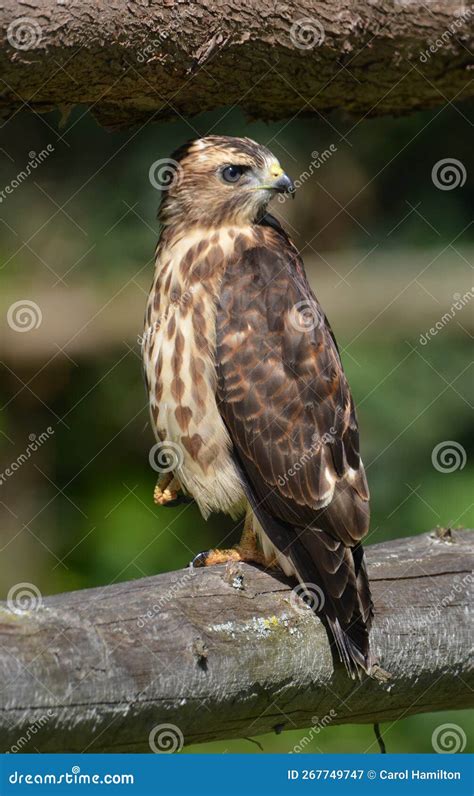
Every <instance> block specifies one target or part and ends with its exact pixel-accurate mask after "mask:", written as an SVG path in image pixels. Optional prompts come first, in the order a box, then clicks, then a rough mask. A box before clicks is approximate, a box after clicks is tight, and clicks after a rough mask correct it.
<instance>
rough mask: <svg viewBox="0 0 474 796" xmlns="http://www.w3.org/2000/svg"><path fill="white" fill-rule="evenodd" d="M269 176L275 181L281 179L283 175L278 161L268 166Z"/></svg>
mask: <svg viewBox="0 0 474 796" xmlns="http://www.w3.org/2000/svg"><path fill="white" fill-rule="evenodd" d="M270 174H271V175H272V177H275V179H276V178H277V177H281V175H282V174H283V169H282V167H281V166H280V164H279V163H278V161H276V162H275V163H273V164H272V165H271V166H270Z"/></svg>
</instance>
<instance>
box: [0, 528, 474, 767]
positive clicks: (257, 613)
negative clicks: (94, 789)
mask: <svg viewBox="0 0 474 796" xmlns="http://www.w3.org/2000/svg"><path fill="white" fill-rule="evenodd" d="M473 549H474V535H473V533H472V532H467V531H466V532H458V531H456V532H442V533H440V532H432V533H430V534H424V535H421V536H417V537H414V538H403V539H399V540H397V541H393V542H389V543H386V544H382V545H374V546H372V547H369V548H368V549H367V558H368V563H369V574H370V579H371V583H372V589H373V594H374V598H375V607H376V614H375V623H374V628H373V632H372V646H373V650H374V651H375V652H376V654H377V655H378V656H379V660H380V664H381V666H382V667H383V668H384V669H386V670H388V671H389V672H390V673H391V679H390V680H389V681H387V682H384V681H383V680H381V679H380V678H379V679H369V678H364V679H363V680H362V682H360V683H359V682H357V681H353V680H350V679H349V678H348V677H347V675H346V673H345V671H344V670H343V669H341V667H340V665H337V664H336V665H334V662H333V659H332V656H331V651H330V647H329V644H328V639H327V635H326V632H325V630H324V628H323V625H322V624H321V622H320V620H319V618H318V617H316V616H315V615H314V614H313V613H312V611H311V610H310V609H309V608H308V607H307V606H305V605H304V604H303V603H301V602H300V601H299V599H295V597H294V595H293V596H292V592H291V590H290V586H289V585H288V582H287V581H286V580H285V579H283V578H282V577H280V576H278V575H275V574H270V573H265V572H263V571H261V570H260V569H258V568H256V567H252V566H249V565H236V564H234V565H232V566H227V567H222V566H219V567H213V568H209V569H207V570H197V571H196V570H195V571H194V573H192V572H190V571H189V570H182V571H180V572H171V573H168V574H164V575H158V576H157V577H152V578H145V579H143V580H137V581H132V582H130V583H122V584H119V585H113V586H106V587H104V588H98V589H91V590H86V591H81V592H72V593H69V594H62V595H57V596H54V597H48V598H45V599H44V600H43V601H42V602H41V601H39V600H37V604H36V607H35V608H34V609H33V607H32V606H31V605H30V608H29V609H26V608H23V609H22V608H21V607H20V606H19V605H12V604H11V603H10V606H8V605H6V604H2V605H0V682H1V683H2V692H1V699H0V738H1V748H2V751H3V750H9V749H11V750H13V751H20V750H21V751H34V750H40V751H54V752H68V751H107V752H118V751H133V752H137V751H149V750H150V747H149V742H148V739H149V735H150V732H151V731H152V730H153V728H156V727H157V726H158V725H162V724H172V725H174V726H175V728H179V732H181V733H182V734H183V737H184V742H185V743H191V742H198V741H205V740H209V739H215V738H232V737H242V736H255V735H258V734H260V733H264V732H268V731H271V730H276V731H280V730H282V729H285V730H286V729H292V728H295V727H308V726H310V725H312V724H315V723H317V721H318V719H319V721H320V722H321V721H323V724H325V723H328V722H333V723H345V722H351V723H355V722H362V723H363V722H373V721H393V720H396V719H399V718H402V717H404V716H408V715H410V714H413V713H421V712H424V711H439V710H445V709H452V708H467V707H469V705H472V704H473V693H474V688H473V687H474V678H473V673H472V661H470V658H469V649H470V646H471V642H470V635H471V632H470V625H469V616H468V608H469V592H470V585H471V583H472V576H471V574H470V572H471V569H472V558H473V555H472V554H473ZM18 599H19V598H18ZM20 602H21V600H20ZM12 609H13V610H12ZM32 726H36V727H39V729H38V731H37V732H35V733H34V735H33V733H32V731H31V727H32ZM302 735H303V733H302ZM26 737H27V738H28V743H27V745H22V744H21V741H20V739H21V738H26ZM18 744H20V749H18ZM15 745H16V748H15Z"/></svg>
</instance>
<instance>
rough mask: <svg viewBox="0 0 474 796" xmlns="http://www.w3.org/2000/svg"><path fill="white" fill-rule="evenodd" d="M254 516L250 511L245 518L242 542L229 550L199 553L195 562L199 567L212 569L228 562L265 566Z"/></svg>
mask: <svg viewBox="0 0 474 796" xmlns="http://www.w3.org/2000/svg"><path fill="white" fill-rule="evenodd" d="M252 521H253V514H252V512H251V511H250V510H249V511H248V512H247V515H246V517H245V523H244V530H243V532H242V536H241V538H240V542H239V544H238V545H236V546H235V547H231V548H228V549H227V550H218V549H215V550H208V551H206V552H205V553H199V554H198V555H197V556H196V558H195V559H194V561H193V565H194V566H197V567H211V566H213V565H214V564H226V563H227V562H228V561H247V562H251V563H253V564H260V565H261V566H265V565H266V564H267V562H266V561H265V557H264V555H263V552H262V551H261V549H260V547H259V545H258V540H257V535H256V533H255V531H254V528H253V522H252Z"/></svg>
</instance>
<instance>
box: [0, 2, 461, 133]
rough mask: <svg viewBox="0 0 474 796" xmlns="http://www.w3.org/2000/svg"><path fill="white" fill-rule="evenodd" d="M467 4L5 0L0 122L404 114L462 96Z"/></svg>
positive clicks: (1, 17) (0, 13) (0, 16)
mask: <svg viewBox="0 0 474 796" xmlns="http://www.w3.org/2000/svg"><path fill="white" fill-rule="evenodd" d="M472 8H473V7H472V6H466V5H464V3H462V2H461V0H435V2H433V1H432V0H430V2H423V3H422V2H418V0H409V1H408V0H372V1H370V0H320V1H316V0H304V2H287V3H275V2H273V0H250V1H249V0H233V2H216V0H199V2H190V1H189V0H184V1H183V2H169V0H150V2H147V3H139V2H136V1H135V0H128V1H127V2H126V1H125V0H68V2H67V3H58V2H57V0H38V1H37V2H36V3H28V4H25V5H23V4H21V5H19V4H18V2H17V0H5V2H4V3H3V4H2V6H1V8H0V29H1V31H2V34H3V36H4V42H3V44H2V48H1V54H0V74H1V75H2V78H3V81H4V83H3V90H2V93H1V97H0V115H4V116H5V115H9V114H12V113H14V112H15V111H16V110H18V109H19V108H21V107H23V106H24V105H26V107H28V108H30V109H33V110H35V111H38V112H43V111H47V110H52V109H54V108H60V109H61V111H62V112H63V113H66V114H67V112H68V111H69V110H70V109H71V108H73V107H74V106H75V105H77V104H79V103H85V104H86V105H89V106H90V107H91V109H92V113H93V114H94V115H95V116H96V117H97V119H98V120H99V121H100V122H101V123H102V124H104V125H107V126H111V127H117V126H122V125H128V124H136V123H139V122H142V121H145V120H146V119H149V118H151V117H153V118H154V119H169V118H176V116H177V115H184V116H187V117H190V116H192V115H193V114H197V113H198V112H200V111H208V110H213V109H215V108H220V107H225V106H234V105H238V106H240V107H241V108H242V109H243V110H244V111H245V112H246V113H247V114H249V115H250V116H252V117H256V118H259V119H280V118H285V117H290V116H293V115H294V114H297V113H303V114H319V113H321V112H328V111H331V110H333V109H344V110H346V111H349V112H351V113H353V114H355V115H356V116H358V117H361V116H366V115H369V116H371V115H379V114H386V113H395V114H400V113H407V112H408V111H411V110H414V109H418V108H427V107H431V106H435V105H440V104H443V103H444V102H445V101H446V100H452V99H455V98H456V99H458V100H460V99H462V98H465V97H468V96H472V93H473V89H472V71H470V69H472V57H471V56H470V54H469V49H470V45H471V46H472V42H473V25H472V19H473V16H472ZM19 19H20V20H23V22H19V21H18V20H19ZM25 20H26V21H25ZM7 34H8V35H7ZM436 42H437V44H436ZM432 43H434V45H433V46H434V47H435V51H434V52H430V51H429V48H430V45H431V44H432ZM25 45H26V46H25ZM425 51H428V55H426V54H425V56H424V55H423V53H425Z"/></svg>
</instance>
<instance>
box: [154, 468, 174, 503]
mask: <svg viewBox="0 0 474 796" xmlns="http://www.w3.org/2000/svg"><path fill="white" fill-rule="evenodd" d="M179 488H180V487H179V483H178V481H177V479H176V478H174V477H173V474H172V473H166V475H165V476H163V478H161V479H160V480H159V481H158V483H157V485H156V486H155V490H154V492H153V500H154V501H155V503H156V504H157V505H158V506H165V505H166V503H171V501H173V500H176V498H177V497H178V492H179Z"/></svg>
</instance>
